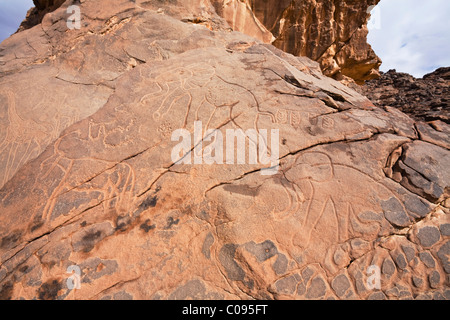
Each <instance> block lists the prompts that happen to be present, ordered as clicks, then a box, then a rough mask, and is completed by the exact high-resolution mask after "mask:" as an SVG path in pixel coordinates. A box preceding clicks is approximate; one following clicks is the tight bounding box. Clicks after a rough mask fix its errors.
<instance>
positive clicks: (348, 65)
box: [212, 0, 381, 84]
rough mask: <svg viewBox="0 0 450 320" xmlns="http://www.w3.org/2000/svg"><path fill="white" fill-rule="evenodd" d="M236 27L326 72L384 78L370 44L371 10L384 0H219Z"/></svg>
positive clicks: (223, 13)
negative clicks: (308, 60) (301, 57)
mask: <svg viewBox="0 0 450 320" xmlns="http://www.w3.org/2000/svg"><path fill="white" fill-rule="evenodd" d="M212 2H213V4H214V6H215V8H216V10H217V12H218V13H219V14H220V15H221V16H223V17H224V18H225V19H226V20H227V21H228V23H229V24H230V26H231V27H232V28H233V29H234V30H238V31H241V32H244V33H246V34H249V35H251V36H253V37H256V38H258V39H259V40H261V41H264V42H266V43H272V44H273V45H274V46H276V47H277V48H280V49H282V50H284V51H286V52H289V53H292V54H294V55H298V56H306V57H309V58H311V59H313V60H315V61H318V62H319V63H320V66H321V68H322V71H323V73H324V74H325V75H327V76H331V77H334V78H336V79H339V80H340V79H341V78H342V77H343V76H347V77H351V78H353V79H354V80H355V81H356V82H357V83H359V84H362V83H364V81H365V80H370V79H375V78H378V77H379V72H378V68H379V66H380V65H381V60H380V59H379V58H378V57H377V55H376V54H375V53H374V52H373V50H372V48H371V46H370V45H369V44H368V43H367V34H368V29H367V22H368V19H369V17H370V8H372V6H374V5H376V4H377V3H378V2H379V0H367V1H350V0H346V1H337V0H322V1H313V0H307V1H304V0H295V1H291V0H283V1H278V0H269V1H267V0H264V1H263V0H246V1H240V0H213V1H212Z"/></svg>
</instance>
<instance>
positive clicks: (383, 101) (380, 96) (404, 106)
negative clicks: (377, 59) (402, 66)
mask: <svg viewBox="0 0 450 320" xmlns="http://www.w3.org/2000/svg"><path fill="white" fill-rule="evenodd" d="M358 91H360V93H362V94H364V95H366V96H367V97H368V98H369V99H370V100H371V101H372V102H373V103H375V104H376V105H378V106H391V107H395V108H397V109H400V110H401V111H403V112H405V113H408V114H409V115H411V116H412V117H414V118H416V119H420V120H424V121H429V122H431V121H436V123H438V122H439V121H443V122H446V123H447V124H449V123H450V67H447V68H439V69H437V70H436V71H434V72H432V73H430V74H427V75H425V76H424V77H423V78H422V79H416V78H414V77H413V76H411V75H409V74H407V73H401V72H396V71H395V70H390V71H388V72H386V73H382V75H381V78H380V79H377V80H372V81H367V83H366V84H365V85H364V86H362V87H361V88H360V89H359V88H358Z"/></svg>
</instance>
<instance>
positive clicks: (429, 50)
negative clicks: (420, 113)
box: [368, 0, 450, 78]
mask: <svg viewBox="0 0 450 320" xmlns="http://www.w3.org/2000/svg"><path fill="white" fill-rule="evenodd" d="M368 41H369V43H370V44H371V45H372V48H373V49H374V51H375V53H376V54H377V55H378V56H379V57H380V58H381V60H383V64H382V65H381V68H380V69H381V70H382V71H388V70H389V69H396V70H397V71H398V72H406V73H409V74H412V75H413V76H415V77H416V78H419V77H422V76H423V75H424V74H427V73H430V72H432V71H434V70H436V69H437V68H438V67H450V1H449V0H381V1H380V3H379V4H378V5H377V6H376V7H375V9H374V10H372V18H371V20H370V21H369V36H368Z"/></svg>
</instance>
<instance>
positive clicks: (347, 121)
mask: <svg viewBox="0 0 450 320" xmlns="http://www.w3.org/2000/svg"><path fill="white" fill-rule="evenodd" d="M205 3H206V2H203V1H198V2H197V1H194V0H193V1H189V3H188V2H184V3H183V4H176V3H171V4H170V3H169V4H166V5H163V4H161V2H159V1H154V2H151V1H150V2H148V1H136V2H134V1H133V2H132V1H129V2H126V1H123V2H120V3H117V1H113V0H103V1H94V0H92V1H84V2H83V3H82V4H81V5H80V6H81V10H82V12H84V15H83V26H84V27H82V28H81V29H80V30H70V31H69V30H67V27H66V23H65V17H66V15H67V13H66V8H67V5H69V4H70V2H66V3H65V4H63V5H62V6H61V7H60V8H59V9H57V10H55V11H54V12H52V13H49V14H47V15H46V16H45V17H44V19H43V22H42V24H41V25H38V26H36V27H34V28H32V29H30V30H26V31H23V32H21V33H18V34H16V35H14V36H13V37H11V38H10V39H8V40H6V41H5V42H4V43H3V44H2V46H1V49H2V50H1V55H2V56H1V66H0V72H1V75H2V78H1V79H0V92H1V97H2V104H1V105H2V107H3V108H4V110H5V112H3V113H2V114H4V115H7V117H3V118H2V123H1V127H0V130H2V132H5V134H2V137H6V138H5V139H3V142H2V145H1V146H2V148H3V149H2V157H4V158H3V160H2V162H0V165H1V168H2V169H1V170H0V172H3V173H7V174H4V178H3V180H4V184H3V185H2V187H1V189H0V200H1V201H0V221H1V223H0V298H1V299H22V298H25V299H34V298H36V299H383V298H384V299H385V298H388V299H414V298H419V299H448V298H449V273H450V264H449V260H448V257H449V250H450V234H449V224H450V219H449V215H448V214H449V211H448V207H449V206H450V205H449V201H448V182H449V179H448V174H447V172H448V170H447V169H448V167H449V158H450V157H449V154H450V151H449V148H448V146H447V143H448V135H446V136H443V135H444V134H445V132H444V131H443V132H438V133H435V130H434V128H433V127H431V126H428V125H426V124H423V126H424V128H425V129H423V130H422V131H421V132H426V133H427V134H423V133H420V134H419V133H418V132H417V129H416V128H415V127H417V125H418V123H415V122H414V120H412V119H411V118H409V117H408V116H406V115H405V114H403V113H401V112H400V111H398V110H396V109H394V108H386V109H381V108H378V107H376V106H374V105H373V104H372V103H371V102H370V101H369V100H368V99H367V98H365V97H364V96H361V95H360V94H358V93H357V92H355V91H353V90H351V89H349V88H348V87H345V86H344V85H342V84H341V83H339V82H336V81H334V80H333V79H330V78H329V77H326V76H324V75H323V74H322V73H321V72H320V68H319V65H318V64H317V63H316V62H313V61H311V60H309V59H307V58H300V57H295V56H293V55H290V54H287V53H284V52H282V51H281V50H279V49H276V48H275V47H273V46H271V45H267V44H263V43H261V42H259V41H258V40H256V39H255V38H252V37H249V36H247V35H244V34H241V33H238V32H231V31H229V30H227V28H226V26H225V27H223V26H224V25H223V21H222V20H221V18H220V17H218V16H216V15H215V11H214V9H213V8H212V6H208V5H205ZM199 16H202V17H204V18H202V19H197V18H195V17H199ZM33 49H34V50H33ZM18 52H21V53H22V55H19V56H18V55H17V53H18ZM38 76H39V86H38V85H34V86H33V85H31V84H36V77H38ZM75 111H76V112H78V114H77V117H75V116H72V114H71V112H75ZM66 118H67V119H68V120H67V122H62V121H60V120H59V119H66ZM196 121H201V122H202V129H203V130H202V132H203V135H200V136H199V137H197V138H198V140H195V141H193V142H192V143H194V142H195V143H196V144H197V143H198V142H200V141H201V140H203V146H204V147H205V148H204V149H199V148H194V149H193V151H194V152H196V153H197V155H198V154H202V153H203V154H206V153H207V152H208V150H207V149H208V146H209V145H208V143H211V136H210V135H206V131H207V129H218V130H219V131H220V132H223V133H224V135H225V130H226V129H239V128H241V129H242V130H244V131H245V130H248V129H256V130H257V132H259V133H260V134H262V130H268V131H269V132H270V130H271V129H278V130H279V149H280V150H279V151H280V152H279V160H280V166H279V168H278V171H277V172H276V173H275V174H273V175H264V174H262V173H263V172H264V171H261V169H263V168H266V167H267V166H264V165H261V164H250V163H251V162H248V164H239V165H231V164H211V165H208V164H202V165H200V164H178V163H176V162H174V160H173V158H172V151H173V149H174V147H175V146H176V145H177V144H178V143H179V141H178V140H176V139H174V140H176V141H172V139H171V135H172V133H173V132H174V131H175V130H177V129H181V128H183V129H185V130H188V131H189V132H191V133H194V132H195V125H194V123H195V122H196ZM57 124H59V126H57ZM415 124H416V126H415ZM444 125H445V124H444ZM425 126H426V127H425ZM37 128H39V129H37ZM436 132H437V131H436ZM50 133H53V134H54V135H53V136H51V135H50ZM252 139H253V138H252V137H251V136H250V135H249V136H247V138H246V140H247V141H248V145H249V146H250V145H251V144H252V143H255V142H254V140H252ZM263 141H265V140H263ZM267 144H269V142H268V141H267ZM34 146H39V148H37V147H36V148H35V147H34ZM236 148H237V147H235V151H236ZM4 154H6V156H4ZM183 155H185V156H191V154H190V153H189V150H185V152H184V154H179V156H180V158H181V157H182V156H183ZM269 166H270V165H269ZM374 268H375V269H374ZM373 270H375V271H373ZM377 270H379V278H378V280H379V281H378V282H379V283H377V281H375V285H373V283H372V282H370V281H369V280H371V281H372V280H373V278H371V276H372V275H373V274H372V273H373V272H375V274H377V272H376V271H377ZM78 271H79V273H77V272H78ZM369 271H371V272H369ZM78 280H79V281H78ZM75 284H77V285H75ZM78 284H79V286H78ZM378 284H379V286H378Z"/></svg>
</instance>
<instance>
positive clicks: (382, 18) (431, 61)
mask: <svg viewBox="0 0 450 320" xmlns="http://www.w3.org/2000/svg"><path fill="white" fill-rule="evenodd" d="M32 6H33V1H32V0H0V41H3V40H4V39H6V38H7V37H9V35H11V34H12V33H14V32H15V31H16V30H17V28H18V27H19V25H20V23H21V22H22V20H23V19H24V18H25V16H26V13H27V10H28V9H29V8H31V7H32ZM374 10H375V11H372V15H373V18H372V20H371V22H370V23H369V27H370V32H369V43H370V44H372V47H373V49H374V50H375V52H376V53H377V55H378V56H379V57H380V58H381V59H382V60H383V64H382V65H381V70H382V71H388V70H389V69H396V70H397V71H399V72H407V73H410V74H412V75H414V76H416V77H422V76H423V75H424V74H426V73H429V72H432V71H434V70H435V69H437V68H438V67H448V66H450V0H425V1H424V0H381V2H380V4H379V5H378V6H377V7H376V8H375V9H374Z"/></svg>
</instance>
